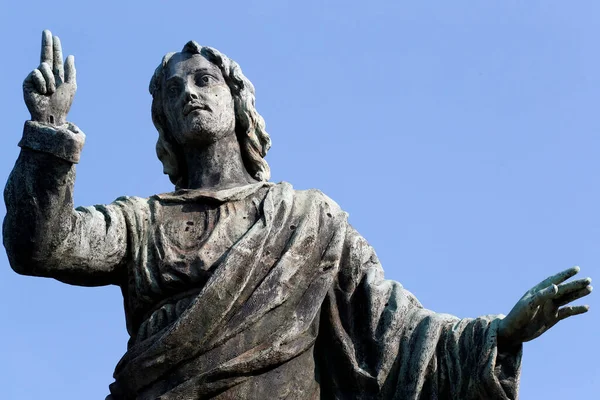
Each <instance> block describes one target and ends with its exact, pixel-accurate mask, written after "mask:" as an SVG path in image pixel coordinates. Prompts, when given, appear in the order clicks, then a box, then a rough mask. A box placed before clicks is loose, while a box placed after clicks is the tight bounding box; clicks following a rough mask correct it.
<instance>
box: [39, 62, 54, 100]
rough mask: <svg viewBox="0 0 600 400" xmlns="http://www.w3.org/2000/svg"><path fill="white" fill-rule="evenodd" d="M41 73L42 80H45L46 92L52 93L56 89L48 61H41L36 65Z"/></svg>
mask: <svg viewBox="0 0 600 400" xmlns="http://www.w3.org/2000/svg"><path fill="white" fill-rule="evenodd" d="M38 69H39V70H40V72H41V73H42V75H43V76H44V80H45V81H46V93H47V94H52V93H54V91H55V90H56V81H55V80H54V74H53V73H52V70H51V69H50V66H49V65H48V63H45V62H43V63H41V64H40V66H39V67H38Z"/></svg>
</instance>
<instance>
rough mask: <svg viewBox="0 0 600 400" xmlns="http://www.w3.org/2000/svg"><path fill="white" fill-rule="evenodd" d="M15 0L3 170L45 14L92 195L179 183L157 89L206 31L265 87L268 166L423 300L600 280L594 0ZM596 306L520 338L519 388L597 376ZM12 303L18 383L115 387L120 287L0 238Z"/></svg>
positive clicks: (544, 393)
mask: <svg viewBox="0 0 600 400" xmlns="http://www.w3.org/2000/svg"><path fill="white" fill-rule="evenodd" d="M1 1H2V2H1V3H0V37H2V38H3V39H2V49H1V51H2V58H1V62H0V87H1V90H0V116H1V120H2V136H1V138H0V180H2V181H5V180H6V178H7V176H8V174H9V172H10V170H11V168H12V165H13V163H14V161H15V160H16V157H17V155H18V151H19V149H18V147H17V146H16V144H17V142H18V141H19V139H20V136H21V133H22V125H23V122H24V121H25V120H26V119H28V118H29V115H28V112H27V109H26V107H25V105H24V103H23V100H22V93H21V83H22V80H23V79H24V78H25V76H26V75H27V74H28V73H29V71H31V70H32V69H34V68H36V67H37V65H38V63H39V51H40V50H39V48H40V38H41V31H42V29H45V28H47V29H50V30H52V32H53V33H54V34H56V35H59V36H60V37H61V39H62V43H63V47H64V52H65V56H66V55H67V54H74V55H75V58H76V65H77V70H78V85H79V89H78V92H77V96H76V98H75V102H74V105H73V107H72V109H71V113H70V115H69V120H70V121H72V122H74V123H76V124H77V125H78V126H79V127H80V128H81V129H82V130H83V131H84V132H85V133H86V134H87V143H86V146H85V149H84V152H83V155H82V161H81V163H80V164H79V165H78V167H77V173H78V176H77V184H76V192H75V201H76V204H77V205H90V204H97V203H108V202H111V201H112V200H114V199H115V198H116V197H118V196H120V195H138V196H149V195H152V194H154V193H159V192H166V191H170V190H172V186H171V185H170V183H169V181H168V178H167V177H166V176H164V175H162V173H161V171H162V169H161V165H160V163H159V161H158V159H157V158H156V156H155V153H154V144H155V141H156V137H157V133H156V130H155V129H154V127H153V125H152V122H151V119H150V101H151V98H150V95H149V94H148V89H147V87H148V83H149V80H150V77H151V75H152V73H153V71H154V68H155V67H156V66H157V65H158V63H159V62H160V59H161V57H162V56H163V55H164V54H165V53H166V52H168V51H178V50H180V49H181V48H182V46H183V45H184V44H185V42H186V41H188V40H190V39H194V40H197V41H198V42H200V43H201V44H204V45H210V46H213V47H216V48H217V49H219V50H221V51H222V52H224V53H225V54H227V55H229V56H230V57H231V58H233V59H234V60H236V61H237V62H238V63H239V64H240V65H241V66H242V68H243V70H244V72H245V74H246V75H247V76H248V77H249V78H250V79H251V80H252V82H253V83H254V85H255V86H256V88H257V108H258V110H259V112H260V113H261V114H262V115H263V117H264V118H265V120H266V123H267V130H268V131H269V132H270V134H271V137H272V140H273V148H272V150H271V152H270V153H269V155H268V157H267V160H268V161H269V163H270V165H271V169H272V172H273V174H272V180H273V181H275V182H278V181H282V180H285V181H289V182H291V183H292V184H294V186H295V187H296V188H299V189H304V188H312V187H316V188H319V189H321V190H322V191H324V192H325V193H326V194H328V195H329V196H330V197H332V198H333V199H334V200H336V201H337V202H338V203H339V204H340V205H341V206H342V208H343V209H345V210H346V211H348V212H349V214H350V221H351V222H352V224H353V225H354V226H355V227H356V228H357V229H358V231H359V232H361V233H362V234H363V235H364V236H365V237H366V238H367V239H368V240H369V242H370V243H371V244H372V245H373V246H374V247H375V249H376V250H377V253H378V255H379V257H380V259H381V261H382V263H383V266H384V268H385V270H386V274H387V275H386V276H387V277H388V278H390V279H395V280H398V281H400V282H401V283H402V284H404V286H405V287H406V288H407V289H409V290H410V291H412V292H413V293H415V294H416V296H417V297H418V298H419V300H420V301H421V302H422V303H423V305H424V306H426V307H427V308H430V309H433V310H436V311H439V312H447V313H451V314H454V315H458V316H460V317H475V316H479V315H483V314H494V313H504V314H506V313H508V311H509V310H510V309H511V307H512V306H513V305H514V304H515V303H516V301H517V300H518V299H519V298H520V297H521V295H522V294H523V293H524V292H525V291H526V290H527V289H529V288H530V287H531V286H533V285H534V284H536V283H537V282H539V281H540V280H542V279H543V278H545V277H546V276H548V275H551V274H553V273H555V272H558V271H560V270H563V269H565V268H568V267H570V266H572V265H580V266H581V267H582V273H581V275H582V277H585V276H592V277H596V278H597V279H600V268H599V262H600V214H599V212H598V206H599V204H600V198H599V197H600V190H599V179H598V171H599V167H600V161H599V157H598V155H599V154H600V136H599V134H598V133H599V130H600V122H599V113H598V105H599V104H600V92H599V89H600V85H599V84H600V57H599V56H598V52H599V51H600V50H599V49H600V48H599V46H598V38H599V37H600V24H598V21H599V18H600V3H599V2H597V1H592V0H590V1H570V2H567V1H553V0H544V1H541V0H537V1H536V0H529V1H511V0H502V1H500V0H497V1H483V0H480V1H473V0H470V1H466V0H453V1H411V2H408V1H391V0H390V1H382V0H375V1H369V2H358V1H350V2H349V1H324V0H322V1H315V0H309V1H302V2H300V1H296V2H291V1H258V0H252V1H227V2H219V1H214V2H203V1H202V2H201V1H177V2H167V1H157V0H147V1H143V2H142V1H118V2H116V1H102V2H84V1H53V2H41V1H27V2H12V1H11V2H9V1H8V0H1ZM0 211H1V212H2V214H3V213H4V208H3V206H2V209H1V210H0ZM0 216H1V215H0ZM579 303H583V302H581V301H580V302H579ZM585 303H587V304H590V305H591V307H592V309H591V311H590V312H589V313H588V314H586V315H583V316H578V317H574V318H571V319H568V320H566V321H563V322H561V323H559V324H558V325H557V326H555V327H554V328H553V329H552V330H551V331H549V332H548V333H546V334H545V335H544V336H542V337H541V338H539V339H537V340H535V341H534V342H530V343H527V344H525V349H524V358H523V368H522V381H521V398H522V399H526V400H527V399H542V398H543V399H546V400H549V399H588V398H595V397H596V396H597V395H598V393H599V392H600V367H599V365H598V363H599V360H600V346H599V345H598V340H599V339H600V335H599V333H600V322H599V319H598V312H599V311H598V310H600V308H599V307H600V304H599V300H598V295H597V294H596V295H595V294H592V295H591V296H590V297H589V299H587V301H586V302H585ZM0 315H1V319H2V322H1V323H0V387H1V388H2V395H1V397H2V398H5V399H18V400H20V399H41V398H44V399H84V398H85V399H103V398H104V397H103V396H105V395H106V394H107V393H108V389H107V385H108V384H109V383H110V382H111V381H112V378H111V375H112V371H113V368H114V366H115V365H116V362H117V361H118V359H119V358H120V357H121V355H122V354H123V353H124V351H125V349H126V342H127V338H128V337H127V334H126V331H125V325H124V316H123V309H122V297H121V294H120V291H119V289H118V288H116V287H103V288H93V289H92V288H80V287H74V286H67V285H64V284H61V283H59V282H57V281H53V280H49V279H36V278H29V277H23V276H19V275H17V274H15V273H13V272H12V270H11V269H10V267H9V265H8V262H7V260H6V256H5V255H4V254H1V255H0Z"/></svg>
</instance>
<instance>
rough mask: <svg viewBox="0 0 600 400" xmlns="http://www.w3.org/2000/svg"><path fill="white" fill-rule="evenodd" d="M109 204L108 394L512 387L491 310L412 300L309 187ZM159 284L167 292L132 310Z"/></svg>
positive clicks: (481, 392) (510, 358)
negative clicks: (112, 270)
mask: <svg viewBox="0 0 600 400" xmlns="http://www.w3.org/2000/svg"><path fill="white" fill-rule="evenodd" d="M115 204H117V205H118V207H119V208H120V209H121V210H122V212H123V214H124V215H125V221H126V223H127V225H128V229H127V231H128V232H129V238H128V243H129V246H131V254H132V255H133V256H132V258H131V260H130V265H129V267H128V270H129V277H128V285H127V286H126V287H124V290H123V293H124V296H125V300H126V308H127V311H128V323H129V325H130V329H131V332H130V333H131V334H132V340H131V341H130V346H129V349H128V351H127V354H125V356H124V357H123V359H122V360H121V361H120V363H119V365H118V366H117V368H116V371H115V379H116V381H115V383H114V384H113V385H112V386H111V391H112V393H113V394H112V396H113V397H112V398H114V399H140V400H141V399H144V400H146V399H165V400H166V399H201V398H215V399H241V398H247V399H267V398H268V399H271V398H273V399H279V398H290V399H319V398H322V399H375V398H385V399H415V400H416V399H423V400H424V399H465V400H467V399H513V398H516V397H517V390H518V380H519V368H520V356H521V354H520V349H519V350H517V351H515V352H514V354H498V350H497V347H496V331H497V325H498V321H499V319H498V318H497V317H493V316H491V317H482V318H476V319H458V318H456V317H453V316H450V315H446V314H437V313H434V312H431V311H429V310H426V309H424V308H423V307H422V306H421V304H420V303H419V302H418V300H417V299H416V298H415V297H414V296H413V295H412V294H411V293H410V292H408V291H407V290H405V289H404V288H403V287H402V286H401V285H400V284H399V283H397V282H394V281H389V280H385V279H384V277H383V270H382V267H381V265H380V263H379V261H378V259H377V256H376V255H375V252H374V251H373V249H372V248H371V247H370V246H369V245H368V243H367V242H366V241H365V239H364V238H362V237H361V236H360V235H359V234H358V233H357V232H356V230H354V229H353V228H352V227H351V226H350V225H349V224H348V222H347V214H346V213H345V212H343V211H342V210H340V208H339V207H338V206H337V204H336V203H335V202H333V201H332V200H331V199H329V198H328V197H327V196H325V195H323V194H322V193H321V192H319V191H317V190H309V191H295V190H294V189H293V188H292V186H291V185H289V184H287V183H281V184H277V185H273V184H256V185H251V186H248V187H243V188H239V189H234V190H229V191H223V192H221V193H219V192H217V193H206V192H200V191H181V192H178V193H175V194H168V195H159V196H155V197H153V198H150V199H149V200H146V199H139V198H122V199H120V200H118V201H117V202H116V203H115ZM198 225H201V226H200V227H199V228H196V230H194V229H188V231H187V232H190V231H193V232H192V233H191V234H190V237H191V239H187V238H186V235H185V234H186V229H185V228H194V227H197V226H198ZM236 230H237V231H236ZM194 269H196V271H193V270H194ZM198 271H203V272H202V273H199V272H198ZM193 281H195V282H193ZM186 285H187V286H188V287H187V288H186V287H185V286H186ZM186 290H188V291H186ZM181 291H183V292H184V293H185V294H184V295H183V296H182V295H181V294H180V293H181ZM164 293H175V296H174V298H173V299H170V300H166V301H162V303H160V305H159V306H153V307H152V310H151V311H148V310H145V309H144V308H145V305H144V303H148V304H152V303H154V302H156V300H153V298H157V299H158V298H160V297H163V296H164ZM180 304H182V305H181V306H180ZM178 308H179V310H178ZM142 314H143V315H145V316H144V317H139V315H142ZM149 326H151V327H149ZM140 371H144V372H143V373H140Z"/></svg>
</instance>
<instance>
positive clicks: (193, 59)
mask: <svg viewBox="0 0 600 400" xmlns="http://www.w3.org/2000/svg"><path fill="white" fill-rule="evenodd" d="M198 70H205V71H209V72H215V73H217V72H218V73H221V70H220V69H219V67H217V66H216V65H215V64H213V63H212V62H210V61H209V60H208V59H207V58H206V57H204V56H203V55H202V54H192V53H175V54H173V56H172V57H171V59H170V60H169V62H168V63H167V71H166V72H167V73H166V79H169V78H171V77H175V76H185V75H189V74H191V73H194V72H196V71H198Z"/></svg>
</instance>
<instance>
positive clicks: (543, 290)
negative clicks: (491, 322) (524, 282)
mask: <svg viewBox="0 0 600 400" xmlns="http://www.w3.org/2000/svg"><path fill="white" fill-rule="evenodd" d="M578 272H579V267H573V268H569V269H567V270H565V271H563V272H560V273H558V274H556V275H553V276H551V277H549V278H547V279H544V280H543V281H542V282H540V283H538V284H537V285H536V286H534V287H533V288H531V289H530V290H528V291H527V292H526V293H525V294H524V295H523V297H521V299H520V300H519V302H518V303H517V304H516V305H515V306H514V307H513V309H512V310H511V311H510V313H508V315H507V316H506V317H505V318H504V319H503V320H502V321H501V322H500V326H499V328H498V342H499V343H506V344H511V345H514V344H520V343H523V342H528V341H530V340H533V339H535V338H536V337H538V336H540V335H541V334H543V333H544V332H546V331H547V330H548V329H550V328H552V327H553V326H554V325H555V324H556V323H558V322H559V321H561V320H563V319H565V318H568V317H571V316H573V315H578V314H583V313H585V312H587V311H588V310H589V306H566V304H568V303H570V302H572V301H574V300H577V299H579V298H582V297H584V296H587V295H588V294H590V293H591V292H592V287H591V286H590V283H592V279H591V278H585V279H578V280H575V281H571V282H567V283H563V282H564V281H566V280H567V279H569V278H571V277H572V276H574V275H576V274H577V273H578ZM563 306H564V307H563Z"/></svg>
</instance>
